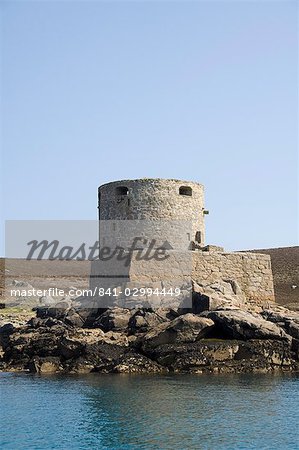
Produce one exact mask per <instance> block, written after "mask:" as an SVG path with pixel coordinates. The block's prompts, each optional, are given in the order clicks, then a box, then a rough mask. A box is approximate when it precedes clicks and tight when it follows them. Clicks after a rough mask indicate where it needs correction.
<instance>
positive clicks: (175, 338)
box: [142, 313, 214, 350]
mask: <svg viewBox="0 0 299 450" xmlns="http://www.w3.org/2000/svg"><path fill="white" fill-rule="evenodd" d="M213 327H214V322H213V321H212V320H211V319H207V318H204V317H199V316H196V315H195V314H191V313H189V314H185V315H184V316H179V317H177V318H176V319H174V320H172V321H171V322H166V323H162V324H160V325H158V326H157V327H156V328H154V329H152V330H151V331H149V332H148V333H147V334H146V335H145V336H143V337H142V348H143V349H144V350H148V349H150V348H155V347H157V346H159V345H161V344H173V343H176V344H180V343H183V342H194V341H196V340H197V339H200V338H202V337H204V336H207V334H208V333H209V332H210V331H211V330H212V328H213Z"/></svg>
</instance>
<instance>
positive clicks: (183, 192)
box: [179, 186, 192, 197]
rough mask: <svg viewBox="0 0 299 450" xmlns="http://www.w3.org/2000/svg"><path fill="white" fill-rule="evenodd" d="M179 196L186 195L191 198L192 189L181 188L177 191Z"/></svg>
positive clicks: (187, 187)
mask: <svg viewBox="0 0 299 450" xmlns="http://www.w3.org/2000/svg"><path fill="white" fill-rule="evenodd" d="M179 194H180V195H187V196H188V197H191V196H192V189H191V187H189V186H181V187H180V189H179Z"/></svg>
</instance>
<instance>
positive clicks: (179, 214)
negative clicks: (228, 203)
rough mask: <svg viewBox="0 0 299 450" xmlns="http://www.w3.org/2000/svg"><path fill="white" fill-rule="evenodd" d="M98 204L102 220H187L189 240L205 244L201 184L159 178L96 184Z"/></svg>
mask: <svg viewBox="0 0 299 450" xmlns="http://www.w3.org/2000/svg"><path fill="white" fill-rule="evenodd" d="M98 208H99V219H100V220H103V221H105V220H114V221H117V220H138V221H139V220H149V221H154V220H155V221H157V220H160V221H163V223H165V222H166V221H169V222H171V221H185V222H187V221H188V222H190V223H191V227H190V230H191V231H190V233H187V234H188V239H189V241H190V242H192V241H193V242H195V243H197V244H198V245H200V246H204V245H205V225H204V214H205V208H204V186H203V185H202V184H199V183H194V182H191V181H182V180H174V179H160V178H141V179H138V180H120V181H114V182H111V183H107V184H103V185H102V186H100V187H99V190H98Z"/></svg>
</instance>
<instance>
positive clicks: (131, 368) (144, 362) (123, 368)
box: [113, 351, 168, 373]
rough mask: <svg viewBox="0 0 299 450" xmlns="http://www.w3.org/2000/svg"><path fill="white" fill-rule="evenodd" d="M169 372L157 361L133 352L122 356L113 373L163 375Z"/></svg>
mask: <svg viewBox="0 0 299 450" xmlns="http://www.w3.org/2000/svg"><path fill="white" fill-rule="evenodd" d="M167 371H168V370H167V369H166V368H164V367H162V366H160V365H159V364H158V363H156V362H155V361H152V360H151V359H149V358H147V357H146V356H144V355H141V354H139V353H134V352H132V351H130V352H128V353H125V354H124V355H122V356H121V357H120V358H119V360H118V362H117V364H116V365H115V367H114V368H113V372H116V373H161V372H167Z"/></svg>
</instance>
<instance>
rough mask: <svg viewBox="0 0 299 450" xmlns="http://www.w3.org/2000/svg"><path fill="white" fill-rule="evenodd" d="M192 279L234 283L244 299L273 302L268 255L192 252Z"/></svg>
mask: <svg viewBox="0 0 299 450" xmlns="http://www.w3.org/2000/svg"><path fill="white" fill-rule="evenodd" d="M192 279H193V280H194V281H196V282H197V283H201V284H209V283H213V282H216V281H219V280H223V279H230V280H235V281H237V282H238V284H239V286H240V288H241V289H242V291H243V292H244V294H245V296H246V298H247V299H248V300H257V301H275V297H274V286H273V276H272V270H271V259H270V257H269V256H268V255H262V254H257V253H256V254H252V253H245V252H244V253H243V252H242V253H238V252H235V253H228V252H205V251H194V252H192Z"/></svg>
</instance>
